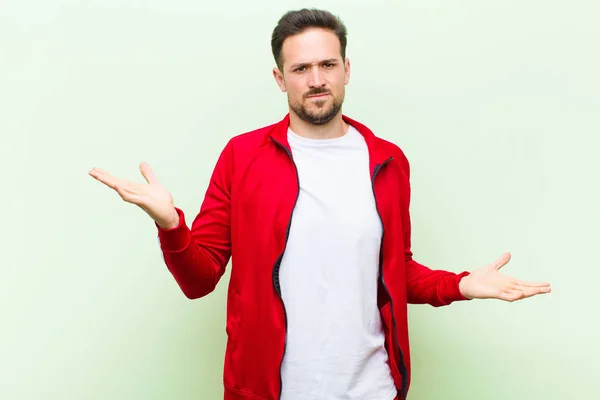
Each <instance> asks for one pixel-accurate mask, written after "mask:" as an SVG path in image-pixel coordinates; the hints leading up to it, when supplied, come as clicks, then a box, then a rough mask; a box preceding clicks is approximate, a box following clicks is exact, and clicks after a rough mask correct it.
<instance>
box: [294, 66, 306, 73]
mask: <svg viewBox="0 0 600 400" xmlns="http://www.w3.org/2000/svg"><path fill="white" fill-rule="evenodd" d="M304 70H306V67H298V68H296V69H295V70H294V71H296V72H302V71H304Z"/></svg>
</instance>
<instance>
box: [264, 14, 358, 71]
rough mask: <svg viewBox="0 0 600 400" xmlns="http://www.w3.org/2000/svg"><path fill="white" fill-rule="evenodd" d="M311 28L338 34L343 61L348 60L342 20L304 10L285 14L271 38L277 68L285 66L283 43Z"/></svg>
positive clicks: (344, 28)
mask: <svg viewBox="0 0 600 400" xmlns="http://www.w3.org/2000/svg"><path fill="white" fill-rule="evenodd" d="M310 28H322V29H328V30H330V31H332V32H333V33H335V34H336V36H337V37H338V39H339V40H340V47H341V50H342V59H344V60H345V59H346V43H347V40H346V26H345V25H344V23H343V22H342V21H341V20H340V18H339V17H336V16H335V15H333V14H332V13H330V12H329V11H325V10H318V9H315V8H313V9H306V8H304V9H302V10H297V11H288V12H287V13H285V14H284V15H283V16H282V17H281V19H279V22H278V23H277V26H276V27H275V29H273V34H272V36H271V50H272V51H273V57H274V58H275V62H276V63H277V68H279V69H281V68H282V66H283V59H282V57H281V48H282V47H283V41H284V40H285V39H287V38H288V37H290V36H293V35H297V34H299V33H302V32H304V31H305V30H307V29H310Z"/></svg>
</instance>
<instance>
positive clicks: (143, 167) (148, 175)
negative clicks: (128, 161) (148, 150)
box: [140, 161, 158, 184]
mask: <svg viewBox="0 0 600 400" xmlns="http://www.w3.org/2000/svg"><path fill="white" fill-rule="evenodd" d="M140 172H141V173H142V176H143V177H144V179H145V180H146V182H148V183H149V184H153V183H157V182H158V179H156V175H154V172H153V171H152V168H150V165H148V163H147V162H145V161H142V162H141V163H140Z"/></svg>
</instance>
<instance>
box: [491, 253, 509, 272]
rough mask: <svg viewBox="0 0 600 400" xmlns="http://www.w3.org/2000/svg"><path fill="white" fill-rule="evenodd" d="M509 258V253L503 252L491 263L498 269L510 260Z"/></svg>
mask: <svg viewBox="0 0 600 400" xmlns="http://www.w3.org/2000/svg"><path fill="white" fill-rule="evenodd" d="M510 258H511V254H510V253H504V254H502V255H501V256H500V257H499V258H498V259H497V260H496V261H495V262H494V263H493V264H492V265H493V266H494V268H495V269H497V270H499V269H500V268H502V267H503V266H505V265H506V264H507V263H508V262H509V261H510Z"/></svg>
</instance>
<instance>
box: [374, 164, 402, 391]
mask: <svg viewBox="0 0 600 400" xmlns="http://www.w3.org/2000/svg"><path fill="white" fill-rule="evenodd" d="M391 160H393V157H390V158H388V159H387V160H385V161H384V162H383V163H381V164H378V165H376V166H375V170H374V171H373V176H372V178H371V188H372V189H373V197H375V208H376V209H377V215H378V216H379V220H380V221H381V227H382V229H383V233H382V236H381V245H380V248H379V276H380V278H381V283H382V285H383V288H384V289H385V292H386V294H387V296H388V298H389V299H390V312H391V315H392V337H393V338H394V345H395V346H396V347H397V348H398V353H399V354H400V357H399V358H400V360H399V361H400V374H401V375H402V388H401V399H405V398H406V391H407V387H406V386H407V380H408V377H407V373H406V365H405V364H404V356H403V355H402V349H401V348H400V345H399V344H398V338H397V337H396V330H397V329H396V318H394V302H393V300H392V296H391V295H390V291H389V289H388V287H387V285H386V284H385V279H384V277H383V236H384V235H385V227H384V225H383V218H381V214H380V213H379V208H378V207H377V196H376V195H375V177H376V176H377V173H378V172H379V171H380V170H381V168H382V167H383V166H384V165H385V164H387V163H388V162H390V161H391Z"/></svg>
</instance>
